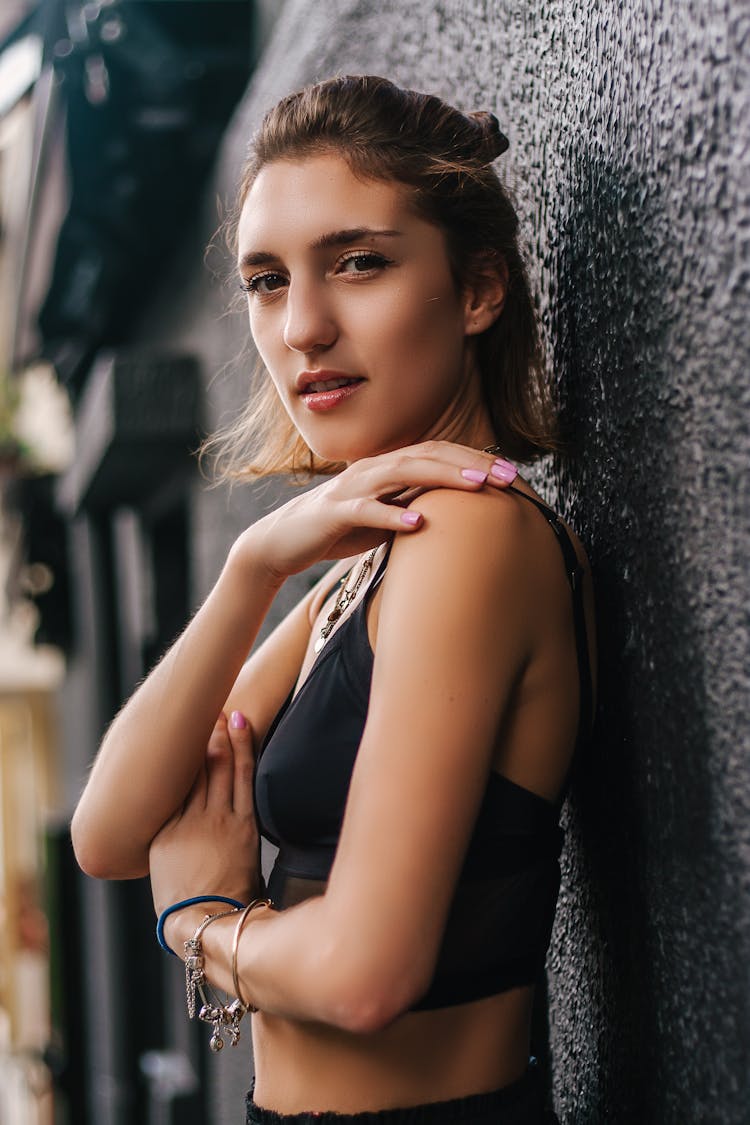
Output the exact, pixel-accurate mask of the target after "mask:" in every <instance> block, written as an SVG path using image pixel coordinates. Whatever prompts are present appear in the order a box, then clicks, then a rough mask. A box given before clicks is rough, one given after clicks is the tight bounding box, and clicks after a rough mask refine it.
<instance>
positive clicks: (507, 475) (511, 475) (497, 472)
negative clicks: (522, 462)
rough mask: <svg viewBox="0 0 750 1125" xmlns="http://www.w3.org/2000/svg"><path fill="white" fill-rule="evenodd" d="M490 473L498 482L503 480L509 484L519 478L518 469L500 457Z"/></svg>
mask: <svg viewBox="0 0 750 1125" xmlns="http://www.w3.org/2000/svg"><path fill="white" fill-rule="evenodd" d="M490 472H491V473H492V475H493V477H495V479H496V480H503V481H507V482H508V483H509V482H510V481H512V480H515V479H516V477H517V476H518V469H517V468H516V466H515V465H514V464H513V462H512V461H504V460H503V459H502V458H500V457H498V459H497V461H495V463H494V465H493V466H492V468H491V469H490Z"/></svg>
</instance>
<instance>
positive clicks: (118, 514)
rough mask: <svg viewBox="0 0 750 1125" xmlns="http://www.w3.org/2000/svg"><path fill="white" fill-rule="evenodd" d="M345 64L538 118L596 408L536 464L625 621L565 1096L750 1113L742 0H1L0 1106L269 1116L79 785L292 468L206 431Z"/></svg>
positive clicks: (68, 1112) (749, 510) (604, 720)
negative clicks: (250, 260)
mask: <svg viewBox="0 0 750 1125" xmlns="http://www.w3.org/2000/svg"><path fill="white" fill-rule="evenodd" d="M347 72H350V73H368V72H369V73H376V74H377V73H380V74H385V75H387V76H388V77H391V78H393V79H394V80H396V81H397V82H401V83H402V84H404V85H407V86H411V87H413V88H415V89H422V90H428V91H431V92H435V93H438V94H440V95H442V96H444V97H446V98H448V99H449V100H450V101H451V102H453V103H455V104H456V105H458V106H459V107H461V108H462V109H466V110H476V109H490V110H492V111H493V112H495V113H496V114H497V116H498V118H499V119H500V121H501V125H502V128H503V131H504V132H506V133H507V135H508V136H509V138H510V142H511V144H510V149H509V151H508V152H507V153H506V154H505V155H504V156H503V158H502V160H501V162H499V169H500V171H501V174H502V175H503V176H504V177H505V179H506V182H507V183H508V184H509V185H510V187H511V189H512V190H513V191H515V195H516V201H517V206H518V211H519V214H520V218H521V222H522V229H523V230H524V232H525V243H526V249H527V252H528V258H529V262H530V267H531V273H532V277H533V281H534V284H535V286H536V289H537V292H538V297H539V313H540V320H541V325H542V332H543V337H544V340H545V344H546V347H547V353H548V357H549V367H550V374H551V376H552V378H553V380H554V382H555V384H556V386H557V388H558V390H559V397H560V402H561V412H562V420H563V425H564V427H565V429H566V432H567V434H568V435H569V437H570V443H571V456H570V457H567V458H565V459H563V458H559V459H548V460H545V461H544V462H543V463H542V464H541V465H540V466H538V467H536V468H534V470H533V472H532V473H527V475H529V476H531V479H532V480H533V482H534V483H535V484H536V486H537V487H538V488H539V489H540V490H541V491H542V493H543V494H544V495H545V496H546V498H547V499H548V500H549V502H550V503H552V504H553V505H554V506H556V507H557V508H558V510H559V511H560V512H561V513H562V514H564V515H565V516H566V517H567V518H568V519H569V520H570V521H571V522H572V523H573V525H574V526H575V527H576V530H577V531H578V532H579V534H580V535H581V537H582V539H583V541H584V542H585V543H586V546H587V548H588V552H589V557H590V559H591V562H592V568H593V574H594V585H595V589H596V591H597V604H598V613H599V633H600V700H599V717H598V725H597V730H596V738H595V740H594V743H593V745H592V749H591V755H590V760H589V761H588V762H587V763H586V768H585V769H582V770H581V772H580V777H579V778H578V780H577V782H576V784H575V785H574V786H573V788H572V791H571V795H570V798H569V800H568V801H567V802H566V806H565V809H564V814H563V820H564V827H565V829H566V835H567V842H566V846H565V849H564V852H563V858H562V868H563V871H562V891H561V896H560V902H559V906H558V912H557V919H556V922H555V929H554V932H553V937H552V945H551V948H550V953H549V957H548V961H547V974H546V975H547V989H546V996H545V995H544V993H545V990H544V989H540V990H539V992H540V997H541V998H542V1001H543V1002H542V1003H540V1005H539V1015H540V1020H539V1027H538V1029H537V1034H538V1049H539V1050H540V1051H541V1054H542V1058H543V1062H544V1065H545V1067H547V1068H548V1069H549V1071H550V1075H551V1079H552V1085H553V1090H554V1098H555V1106H556V1109H557V1112H558V1114H559V1116H560V1119H561V1121H562V1122H563V1123H564V1125H603V1123H605V1122H606V1125H634V1123H637V1125H673V1123H674V1125H685V1123H690V1125H693V1123H700V1125H703V1123H704V1122H705V1123H707V1125H714V1123H716V1125H747V1123H748V1106H749V1105H750V1067H748V1058H749V1057H750V980H749V978H748V968H747V967H748V965H750V733H749V732H750V713H749V704H750V657H749V655H748V648H749V645H750V610H749V608H748V607H750V585H749V579H750V473H749V472H748V463H749V461H750V424H748V417H749V411H750V394H749V393H748V388H749V387H750V383H749V382H748V377H747V372H748V365H750V265H749V263H750V13H749V12H748V5H747V0H712V2H711V3H710V4H707V3H706V2H705V0H649V2H648V3H644V2H643V0H618V2H617V3H616V4H602V3H599V2H598V0H524V2H523V3H519V2H518V0H418V2H417V3H413V2H409V3H404V2H403V0H255V2H252V0H91V2H89V3H84V2H83V0H0V919H1V920H2V925H1V926H0V1125H177V1122H179V1123H180V1125H198V1123H199V1122H200V1123H201V1125H203V1123H208V1125H231V1123H233V1122H235V1123H236V1125H240V1122H241V1121H242V1119H243V1094H244V1092H245V1090H246V1089H247V1088H248V1085H249V1081H250V1077H251V1073H252V1060H251V1057H250V1051H249V1045H248V1038H249V1037H248V1036H247V1035H244V1034H243V1038H242V1041H241V1044H240V1046H239V1047H238V1048H237V1050H233V1049H231V1048H229V1047H227V1048H226V1049H225V1050H224V1051H222V1052H221V1053H220V1054H219V1055H215V1056H214V1055H212V1054H211V1052H210V1051H209V1050H208V1048H207V1039H208V1035H207V1033H206V1029H205V1028H203V1027H195V1026H194V1025H193V1024H192V1023H190V1022H188V1020H187V1019H186V1015H185V997H184V973H183V971H182V966H181V963H180V962H178V961H177V959H175V958H169V957H165V956H164V955H163V954H162V953H161V951H160V950H159V949H158V947H157V945H156V942H155V940H154V933H153V927H154V917H153V910H152V906H151V900H150V894H149V889H148V885H147V883H146V882H145V881H143V880H135V881H132V882H108V883H104V882H99V881H96V880H94V879H90V878H87V877H85V876H83V875H82V874H81V873H80V871H78V869H77V867H76V865H75V862H74V859H73V856H72V853H71V848H70V840H69V832H68V823H69V818H70V815H71V812H72V809H73V808H74V806H75V803H76V800H77V797H78V795H79V793H80V790H81V787H82V785H83V783H84V781H85V778H86V774H87V771H88V768H89V764H90V762H91V760H92V758H93V756H94V754H95V752H96V748H97V746H98V743H99V740H100V738H101V735H102V732H103V730H104V729H105V728H106V726H107V724H108V723H109V722H110V720H111V718H112V716H113V715H114V714H115V712H116V711H117V709H118V708H119V706H120V705H121V703H122V701H123V700H124V699H125V698H127V697H128V695H129V694H130V693H131V691H132V690H133V687H134V686H135V685H136V684H137V682H138V681H139V680H140V679H141V677H142V676H143V675H144V673H145V672H146V671H147V670H148V669H149V667H150V666H151V665H152V664H153V662H154V660H155V659H157V658H158V656H159V655H160V654H161V652H163V651H164V649H165V648H166V647H167V645H168V644H169V643H170V641H171V640H172V639H173V638H174V636H175V635H176V634H177V633H178V631H179V630H180V628H181V627H182V625H183V623H184V621H185V620H186V618H187V617H188V615H189V614H190V612H192V610H193V609H194V607H195V606H196V605H197V604H199V602H200V600H201V599H202V598H204V597H205V596H206V594H207V593H208V591H209V590H210V588H211V586H212V584H213V582H214V580H215V578H216V576H217V574H218V572H219V570H220V568H221V566H222V563H223V561H224V559H225V557H226V552H227V550H228V548H229V546H230V544H231V543H232V541H233V539H234V538H235V537H236V536H237V535H238V534H239V533H240V531H241V530H242V529H243V528H244V527H245V526H247V523H248V522H250V521H252V520H253V519H254V518H257V516H258V515H259V514H260V513H262V512H263V511H265V510H266V509H267V508H268V507H269V506H270V505H272V504H274V503H276V502H277V501H278V500H279V499H280V498H284V497H287V496H288V495H289V486H288V484H286V483H284V482H277V481H273V482H270V483H265V484H263V485H262V486H258V487H246V486H243V487H241V488H240V487H238V488H236V489H235V490H234V491H233V492H231V494H230V493H229V492H228V490H227V489H226V488H214V489H208V488H207V487H206V481H205V480H204V479H202V477H201V476H200V474H199V472H198V468H197V465H196V461H195V458H194V456H193V451H194V450H195V449H196V447H197V445H198V443H199V441H200V437H201V435H202V434H204V433H206V432H208V431H210V430H212V429H213V428H214V427H215V426H216V424H217V423H220V422H222V421H225V420H227V419H228V418H229V417H231V416H234V415H236V412H237V410H238V409H239V408H240V407H241V406H242V404H243V402H244V401H245V398H246V395H247V389H248V385H249V381H250V379H251V378H252V372H253V368H254V360H253V356H252V349H251V347H250V345H249V341H248V333H247V323H246V313H243V311H242V302H241V301H240V303H239V307H238V306H237V301H236V300H235V298H236V295H237V285H236V282H235V281H233V280H232V276H233V269H232V262H231V253H230V252H229V251H228V249H227V247H226V245H225V239H224V234H223V232H222V230H221V226H222V223H223V222H224V220H225V219H226V217H227V214H228V212H229V211H230V210H231V207H232V203H233V199H234V196H235V192H236V186H237V182H238V177H239V172H240V169H241V166H242V163H243V157H244V153H245V150H246V146H247V140H248V137H249V136H250V134H251V133H252V131H253V130H254V128H255V127H256V126H257V123H258V121H259V119H260V116H261V115H262V113H263V112H264V110H265V109H267V108H268V107H269V106H270V105H272V104H273V103H275V102H276V101H277V100H278V99H279V98H280V97H282V96H283V95H285V94H286V93H288V92H289V91H290V90H292V89H295V88H298V87H299V86H302V85H304V84H305V83H307V82H310V81H312V80H315V79H318V78H321V77H326V76H329V75H331V74H335V73H347ZM309 581H310V577H309V576H298V577H297V578H295V580H294V581H290V582H289V583H287V584H285V586H284V588H283V589H282V591H281V592H280V594H279V597H278V599H277V601H276V603H275V605H274V608H273V610H272V612H271V613H270V614H269V618H268V622H267V626H268V627H269V628H270V627H272V626H273V624H274V623H275V622H276V621H277V620H278V618H279V615H280V614H281V613H283V612H284V611H285V610H286V609H287V608H288V607H289V606H290V605H291V604H292V603H293V602H294V601H295V600H296V599H297V597H298V596H299V595H300V593H302V592H303V591H304V589H305V588H306V586H307V584H308V583H309ZM154 751H155V752H158V747H155V748H154ZM545 1042H548V1048H547V1047H546V1046H545Z"/></svg>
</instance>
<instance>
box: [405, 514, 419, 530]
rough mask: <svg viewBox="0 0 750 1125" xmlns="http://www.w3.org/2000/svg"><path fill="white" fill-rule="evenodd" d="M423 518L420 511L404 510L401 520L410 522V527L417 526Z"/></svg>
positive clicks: (406, 522)
mask: <svg viewBox="0 0 750 1125" xmlns="http://www.w3.org/2000/svg"><path fill="white" fill-rule="evenodd" d="M421 519H422V516H421V515H420V513H419V512H403V513H402V514H401V522H402V523H405V524H408V525H409V527H416V526H417V524H418V523H419V522H420V520H421Z"/></svg>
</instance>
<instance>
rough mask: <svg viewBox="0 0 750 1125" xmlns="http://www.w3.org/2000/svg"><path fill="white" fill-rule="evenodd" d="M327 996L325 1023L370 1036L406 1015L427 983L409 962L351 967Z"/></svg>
mask: <svg viewBox="0 0 750 1125" xmlns="http://www.w3.org/2000/svg"><path fill="white" fill-rule="evenodd" d="M341 968H342V962H341V961H339V964H338V972H337V974H336V975H337V978H338V979H337V980H336V984H335V987H334V988H333V989H332V990H331V993H330V994H329V997H328V1002H329V1004H330V1011H329V1013H328V1020H327V1022H330V1023H332V1024H333V1025H334V1026H335V1027H338V1028H340V1029H341V1030H343V1031H347V1032H349V1033H350V1034H352V1035H373V1034H375V1033H377V1032H379V1031H383V1030H384V1029H385V1028H386V1027H388V1026H389V1025H390V1024H392V1023H393V1022H394V1020H396V1019H398V1017H399V1016H401V1015H403V1014H404V1013H405V1012H407V1011H408V1010H409V1009H410V1008H411V1006H412V1005H413V1004H414V1003H415V1002H416V1001H417V1000H418V999H419V998H420V996H422V995H424V993H425V992H426V991H427V988H428V985H429V980H425V979H423V975H417V973H415V970H414V966H413V964H410V963H409V962H408V959H407V960H406V961H405V962H404V963H403V964H401V965H396V964H384V963H383V962H382V961H381V962H380V963H379V964H377V963H376V964H372V965H363V964H354V965H351V966H350V967H349V969H348V971H346V970H345V971H344V972H341Z"/></svg>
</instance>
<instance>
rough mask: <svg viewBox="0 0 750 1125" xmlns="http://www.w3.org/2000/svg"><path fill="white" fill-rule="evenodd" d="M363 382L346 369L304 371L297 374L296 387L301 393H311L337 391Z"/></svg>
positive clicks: (298, 392)
mask: <svg viewBox="0 0 750 1125" xmlns="http://www.w3.org/2000/svg"><path fill="white" fill-rule="evenodd" d="M361 382H362V379H361V378H360V377H359V376H358V375H348V374H347V373H346V372H345V371H324V370H321V371H303V372H302V373H301V374H300V375H298V376H297V379H296V382H295V388H296V391H297V394H299V395H310V394H321V393H324V392H326V391H336V390H338V389H339V388H341V387H350V386H353V385H354V384H355V383H361Z"/></svg>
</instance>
